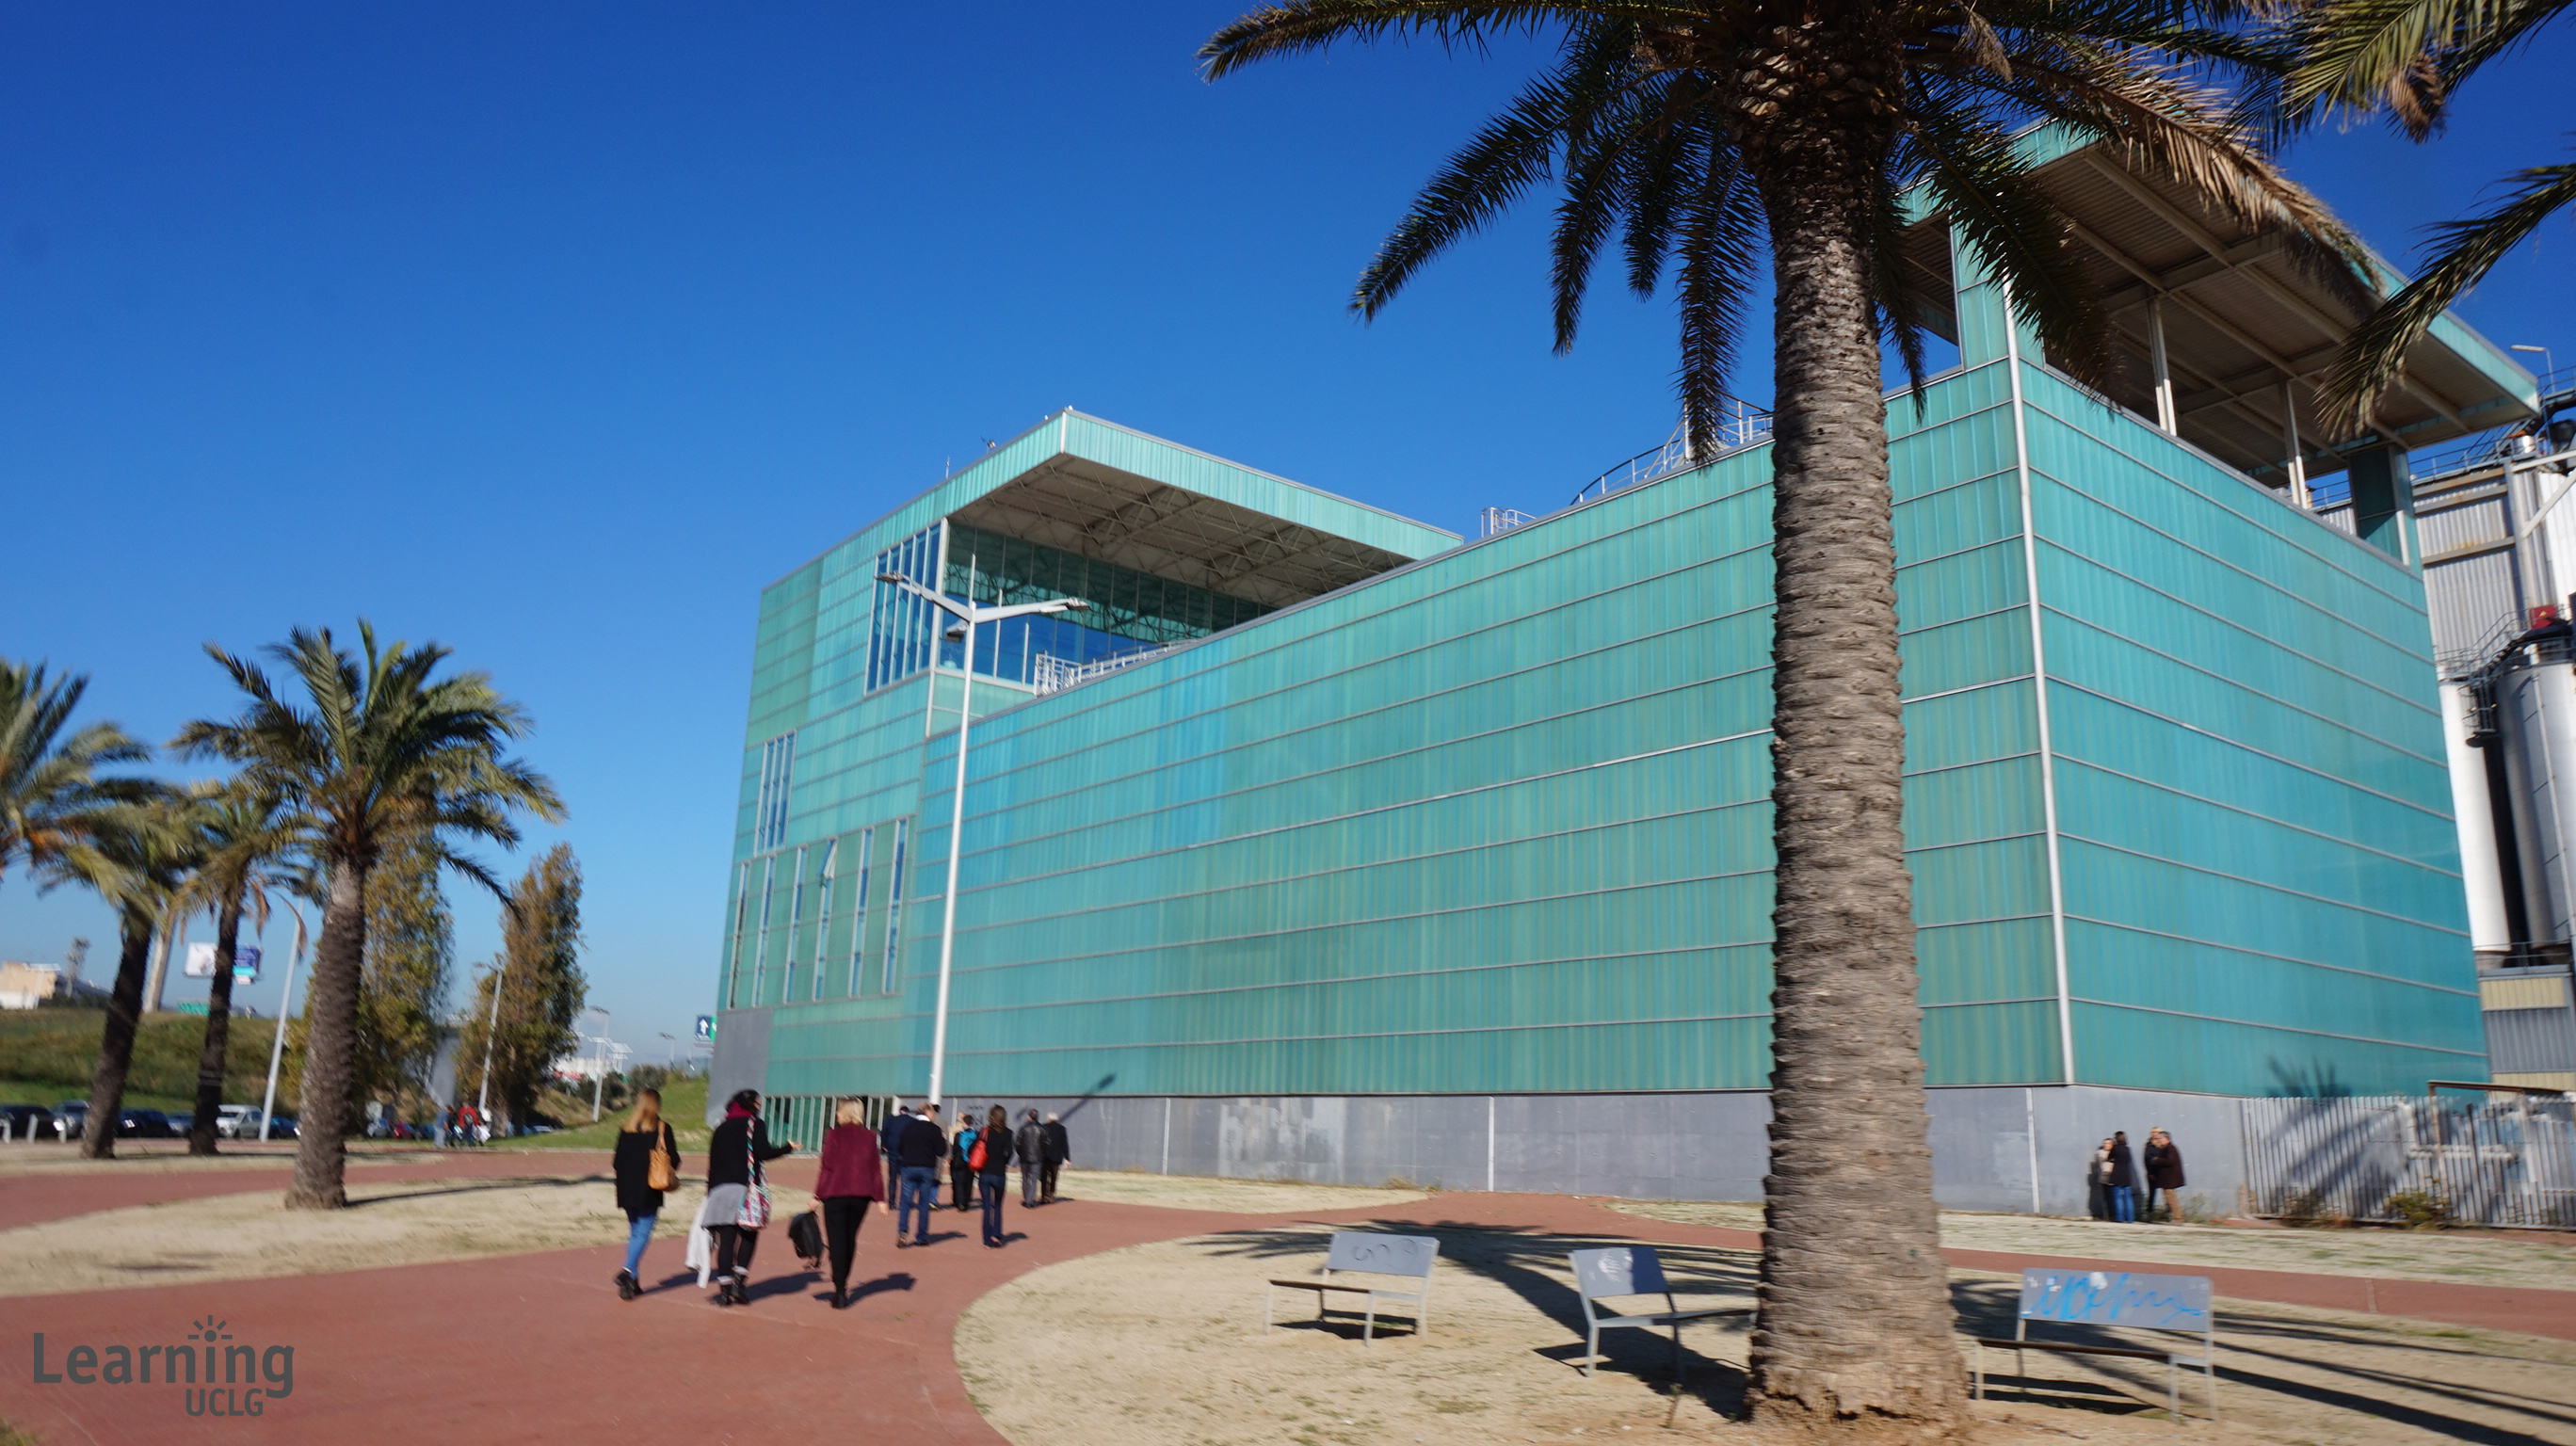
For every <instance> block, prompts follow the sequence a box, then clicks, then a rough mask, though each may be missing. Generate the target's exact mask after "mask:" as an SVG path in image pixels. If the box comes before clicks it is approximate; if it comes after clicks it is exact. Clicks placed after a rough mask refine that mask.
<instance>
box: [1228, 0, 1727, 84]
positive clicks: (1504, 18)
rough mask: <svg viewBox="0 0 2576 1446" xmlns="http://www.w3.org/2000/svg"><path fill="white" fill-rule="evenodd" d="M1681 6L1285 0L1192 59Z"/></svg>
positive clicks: (1266, 54) (1493, 31) (1451, 34)
mask: <svg viewBox="0 0 2576 1446" xmlns="http://www.w3.org/2000/svg"><path fill="white" fill-rule="evenodd" d="M1688 14H1689V12H1688V11H1687V10H1686V9H1685V8H1684V7H1681V6H1676V5H1658V4H1624V5H1623V4H1610V5H1569V4H1561V3H1560V4H1545V3H1523V4H1496V3H1492V0H1484V3H1469V0H1455V3H1441V0H1291V3H1289V4H1285V5H1265V6H1263V7H1262V8H1260V9H1258V10H1255V11H1253V12H1251V13H1250V14H1248V15H1245V16H1243V17H1242V18H1240V19H1238V20H1236V21H1234V22H1233V23H1232V24H1230V25H1227V26H1225V27H1224V28H1223V29H1221V30H1219V31H1217V32H1216V34H1214V35H1212V36H1210V37H1208V41H1207V43H1206V44H1205V45H1202V46H1200V47H1199V60H1200V63H1201V66H1202V69H1203V70H1204V71H1205V73H1206V75H1207V78H1208V79H1210V80H1216V79H1220V78H1222V77H1224V76H1227V75H1231V74H1233V73H1234V72H1235V71H1238V70H1241V69H1242V68H1243V67H1245V66H1247V65H1250V64H1252V63H1253V62H1254V61H1258V60H1274V59H1277V58H1280V57H1282V56H1289V55H1300V54H1304V53H1306V52H1308V51H1320V50H1326V49H1329V48H1330V47H1331V46H1332V45H1333V44H1334V43H1335V42H1337V41H1343V40H1349V41H1356V42H1359V43H1361V44H1366V43H1369V42H1371V41H1376V40H1384V39H1409V38H1412V37H1414V36H1426V35H1427V36H1430V37H1431V38H1433V39H1436V40H1438V41H1439V42H1440V43H1441V44H1443V45H1449V46H1457V45H1481V44H1482V43H1483V42H1484V40H1485V38H1486V37H1488V36H1491V35H1498V34H1503V33H1505V32H1509V31H1514V30H1518V31H1522V32H1524V33H1531V34H1535V33H1536V32H1537V31H1539V30H1540V29H1542V28H1544V27H1545V26H1547V25H1549V24H1550V23H1567V24H1579V23H1582V22H1583V21H1586V20H1591V19H1597V18H1612V19H1633V20H1671V19H1673V18H1675V17H1676V16H1677V15H1678V16H1685V17H1686V16H1687V15H1688Z"/></svg>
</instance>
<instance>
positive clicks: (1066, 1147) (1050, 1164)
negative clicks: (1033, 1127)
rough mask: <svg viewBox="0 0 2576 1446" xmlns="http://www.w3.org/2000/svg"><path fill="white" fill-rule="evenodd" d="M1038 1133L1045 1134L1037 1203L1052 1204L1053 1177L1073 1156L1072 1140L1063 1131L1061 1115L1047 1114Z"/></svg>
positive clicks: (1053, 1195) (1053, 1201) (1062, 1117)
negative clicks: (1044, 1158) (1042, 1167)
mask: <svg viewBox="0 0 2576 1446" xmlns="http://www.w3.org/2000/svg"><path fill="white" fill-rule="evenodd" d="M1039 1133H1041V1134H1043V1135H1045V1136H1046V1175H1045V1178H1044V1179H1043V1180H1042V1181H1041V1182H1040V1184H1039V1187H1038V1189H1039V1193H1038V1203H1039V1204H1041V1205H1052V1204H1054V1203H1055V1177H1056V1175H1057V1174H1058V1173H1060V1172H1061V1171H1062V1170H1063V1169H1064V1166H1065V1162H1066V1161H1068V1160H1070V1159H1072V1158H1073V1141H1072V1138H1071V1137H1070V1136H1068V1135H1067V1134H1066V1133H1065V1131H1064V1116H1062V1115H1049V1116H1047V1117H1046V1125H1045V1127H1044V1128H1043V1129H1042V1130H1040V1131H1039Z"/></svg>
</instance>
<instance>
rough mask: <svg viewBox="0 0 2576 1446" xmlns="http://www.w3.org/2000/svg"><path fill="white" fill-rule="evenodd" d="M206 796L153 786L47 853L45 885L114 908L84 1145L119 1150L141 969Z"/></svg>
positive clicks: (186, 866) (94, 1152)
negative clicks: (78, 891) (110, 965)
mask: <svg viewBox="0 0 2576 1446" xmlns="http://www.w3.org/2000/svg"><path fill="white" fill-rule="evenodd" d="M202 807H203V801H202V799H200V798H197V797H194V796H191V795H189V794H185V793H182V792H180V791H178V790H176V789H171V788H168V787H166V786H154V787H152V788H151V789H150V790H149V792H148V793H147V794H146V795H145V796H144V797H142V798H140V799H139V800H137V801H133V802H125V803H113V804H108V805H105V806H103V807H99V808H95V809H91V810H89V811H88V812H87V813H86V814H85V815H84V816H83V818H82V820H81V824H80V827H79V829H78V830H77V831H76V832H75V833H72V834H70V835H69V836H68V837H67V838H66V839H65V840H64V841H63V842H61V843H59V844H58V845H57V846H55V847H54V848H53V849H51V850H50V851H49V852H48V853H47V854H46V855H45V862H44V864H43V868H44V871H45V872H44V875H43V877H44V879H45V884H44V887H45V888H46V889H47V890H49V891H50V890H51V889H53V888H55V887H58V886H60V885H61V884H64V883H80V884H84V885H86V886H88V887H89V888H90V889H92V890H94V891H96V893H97V894H98V896H99V898H100V899H101V900H102V901H104V902H105V903H106V904H107V906H108V907H109V908H111V909H114V910H115V911H116V932H117V944H118V954H117V962H116V985H115V987H114V988H113V989H111V990H110V991H109V992H108V997H107V1020H106V1023H105V1026H104V1029H103V1031H102V1034H101V1037H100V1041H99V1051H98V1068H97V1069H96V1071H95V1072H93V1073H92V1075H91V1076H90V1087H89V1121H88V1123H87V1124H86V1125H84V1126H83V1127H82V1130H81V1153H82V1154H83V1155H85V1156H87V1157H88V1158H90V1159H93V1160H104V1159H107V1158H108V1157H110V1156H112V1155H114V1154H115V1153H116V1122H117V1116H118V1115H119V1114H120V1113H122V1112H123V1110H124V1108H125V1078H126V1075H127V1073H128V1072H129V1071H130V1070H132V1068H133V1067H134V1032H135V1030H136V1028H137V1027H138V1026H139V1025H140V1024H141V1023H142V1018H143V976H144V974H145V973H146V972H148V971H149V970H150V968H151V954H152V936H153V934H154V933H155V932H156V931H157V930H159V929H160V927H161V925H162V921H163V919H164V918H165V917H166V916H167V915H168V913H169V911H170V909H171V907H172V904H173V902H174V900H175V899H176V897H177V895H178V891H179V888H180V885H181V884H182V883H183V882H184V881H185V880H186V878H187V876H188V872H189V870H191V869H193V868H195V867H196V866H197V864H198V863H199V861H200V860H201V858H202V854H201V852H200V849H199V844H198V840H197V834H196V814H197V812H198V810H199V809H201V808H202Z"/></svg>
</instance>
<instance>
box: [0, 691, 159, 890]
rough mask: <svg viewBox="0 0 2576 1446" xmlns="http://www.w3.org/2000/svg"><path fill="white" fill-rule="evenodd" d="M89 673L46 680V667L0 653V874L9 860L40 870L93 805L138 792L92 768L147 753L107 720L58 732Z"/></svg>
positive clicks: (78, 830)
mask: <svg viewBox="0 0 2576 1446" xmlns="http://www.w3.org/2000/svg"><path fill="white" fill-rule="evenodd" d="M88 691H89V678H88V677H87V676H86V675H85V674H80V673H75V674H73V675H71V676H70V677H67V678H59V679H48V678H47V677H46V676H45V665H44V664H42V663H37V664H34V665H32V666H31V665H28V664H25V663H13V662H11V661H9V660H8V659H6V658H0V879H4V878H6V877H7V876H8V872H9V864H10V862H11V861H12V860H15V861H17V862H19V863H22V864H32V865H35V866H37V867H39V868H41V867H42V866H43V865H44V864H45V863H46V862H47V861H48V860H50V859H52V858H54V857H55V856H57V855H58V854H60V853H61V852H62V850H63V849H65V848H67V847H69V846H70V845H72V844H73V843H75V842H77V841H78V840H79V839H80V837H81V836H82V833H83V831H84V828H85V822H86V820H87V819H88V818H89V816H90V814H91V812H92V810H94V809H97V808H98V807H100V806H102V805H104V804H109V803H114V802H118V801H120V800H123V801H129V802H130V801H133V800H135V799H136V798H137V797H139V795H138V794H136V793H135V792H134V786H133V785H132V784H131V782H130V781H126V780H118V779H102V778H100V777H99V776H98V769H99V768H101V767H102V766H105V765H107V764H113V763H140V762H143V761H145V760H146V759H149V758H150V757H151V756H152V750H151V749H149V748H147V747H145V746H144V745H143V744H141V743H138V742H136V741H135V740H134V739H132V738H129V737H127V736H126V734H125V730H123V729H121V728H119V727H117V726H116V725H115V724H113V723H92V724H90V725H89V726H88V727H86V728H83V729H81V730H80V731H78V732H76V733H73V734H71V735H70V736H68V737H66V736H64V733H63V730H64V729H65V728H66V727H68V726H69V725H70V723H71V716H72V712H73V710H74V709H76V708H78V707H79V706H80V700H81V695H82V694H83V693H86V692H88Z"/></svg>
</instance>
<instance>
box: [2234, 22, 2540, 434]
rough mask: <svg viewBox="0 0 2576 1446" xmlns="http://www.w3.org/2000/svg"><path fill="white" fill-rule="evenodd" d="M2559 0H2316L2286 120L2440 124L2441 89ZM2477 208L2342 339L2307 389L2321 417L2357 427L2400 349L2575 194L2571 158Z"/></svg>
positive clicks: (2300, 31) (2390, 376)
mask: <svg viewBox="0 0 2576 1446" xmlns="http://www.w3.org/2000/svg"><path fill="white" fill-rule="evenodd" d="M2567 5H2568V0H2316V3H2310V4H2307V5H2305V6H2302V7H2300V8H2299V9H2298V10H2297V11H2296V13H2295V16H2294V18H2293V20H2292V22H2291V28H2292V33H2293V34H2295V35H2296V36H2297V38H2298V40H2299V43H2300V49H2301V54H2300V58H2299V64H2298V66H2297V68H2296V69H2295V70H2294V71H2293V72H2292V73H2291V75H2290V78H2289V84H2288V86H2287V87H2286V88H2285V91H2284V99H2285V103H2286V106H2287V108H2288V110H2289V112H2290V113H2291V114H2292V115H2293V116H2294V117H2296V118H2297V119H2300V120H2303V121H2309V122H2313V121H2316V120H2319V119H2322V118H2324V117H2326V116H2328V115H2331V114H2333V113H2336V112H2339V111H2340V112H2344V113H2347V114H2366V113H2368V112H2371V111H2384V112H2385V113H2386V114H2387V116H2388V120H2389V123H2390V124H2391V125H2392V126H2394V127H2396V129H2397V130H2398V131H2399V133H2401V134H2403V135H2405V136H2406V137H2407V138H2408V139H2410V140H2416V141H2422V140H2426V139H2429V138H2431V136H2432V135H2433V134H2434V133H2435V132H2436V131H2439V130H2440V129H2441V128H2442V124H2443V122H2444V121H2445V120H2446V119H2447V118H2448V113H2449V108H2450V102H2451V97H2452V96H2453V95H2454V94H2455V93H2457V92H2458V90H2459V88H2460V86H2461V85H2462V84H2464V83H2465V82H2466V81H2467V80H2468V78H2469V77H2470V76H2471V75H2474V74H2476V73H2477V71H2478V69H2479V67H2481V66H2483V65H2485V64H2486V63H2487V62H2488V61H2490V60H2493V59H2495V58H2496V57H2497V56H2499V55H2503V54H2505V53H2506V52H2508V51H2511V50H2513V49H2515V48H2517V47H2519V46H2520V45H2522V44H2523V43H2524V42H2525V41H2528V40H2530V39H2531V38H2532V37H2533V35H2534V34H2535V33H2536V32H2537V31H2539V30H2540V29H2541V28H2542V27H2543V26H2545V25H2547V24H2548V23H2549V22H2550V21H2552V20H2555V19H2557V18H2558V16H2559V14H2560V13H2561V12H2562V11H2564V10H2565V9H2566V8H2567ZM2505 185H2506V187H2507V189H2506V191H2505V194H2504V196H2503V197H2502V199H2500V200H2499V201H2497V202H2496V203H2495V204H2494V205H2492V206H2490V207H2489V208H2488V209H2487V210H2486V211H2484V212H2482V213H2480V214H2478V215H2475V216H2469V217H2466V218H2463V219H2461V220H2457V221H2446V222H2443V223H2442V224H2440V225H2437V226H2434V227H2432V228H2431V230H2432V238H2433V239H2432V243H2431V245H2430V246H2429V247H2428V248H2427V252H2426V255H2425V259H2424V263H2423V272H2422V274H2421V275H2419V276H2417V277H2416V278H2415V279H2414V280H2413V281H2411V282H2409V283H2407V285H2406V286H2405V287H2404V289H2402V290H2400V291H2399V292H2398V293H2397V294H2396V295H2395V296H2393V297H2391V298H2389V299H2388V302H2387V303H2386V304H2385V305H2383V306H2381V307H2380V308H2379V309H2378V310H2377V311H2376V312H2375V313H2374V314H2373V315H2372V316H2371V317H2370V318H2369V319H2368V320H2367V321H2365V322H2364V323H2363V324H2362V326H2361V327H2360V328H2359V329H2358V330H2356V331H2355V332H2354V333H2353V334H2352V336H2351V337H2350V338H2349V339H2348V340H2347V341H2346V342H2345V344H2344V349H2343V352H2342V353H2341V355H2339V356H2338V357H2337V358H2336V359H2335V365H2334V367H2333V369H2332V370H2331V371H2330V372H2328V373H2327V376H2326V382H2325V385H2324V386H2323V387H2321V388H2319V390H2318V397H2319V400H2320V401H2321V402H2322V403H2323V404H2324V406H2325V408H2326V412H2327V416H2328V419H2329V420H2330V421H2332V422H2336V423H2339V424H2341V425H2343V426H2345V427H2348V428H2358V427H2360V426H2363V425H2366V424H2367V423H2368V420H2369V416H2370V408H2371V406H2372V404H2373V403H2375V402H2377V401H2378V399H2379V398H2380V396H2381V395H2382V394H2384V393H2385V392H2386V391H2387V390H2388V388H2389V387H2390V386H2392V385H2394V384H2395V383H2396V381H2397V377H2398V374H2399V373H2400V372H2402V371H2403V370H2404V369H2405V366H2406V353H2407V352H2408V350H2409V349H2411V348H2412V347H2413V346H2414V345H2415V343H2416V342H2417V341H2420V340H2422V338H2423V336H2424V333H2425V332H2426V331H2428V330H2430V329H2431V328H2432V325H2433V323H2434V322H2435V321H2437V320H2439V319H2440V318H2441V315H2442V313H2443V312H2445V311H2448V310H2449V309H2450V308H2451V306H2452V304H2453V303H2455V302H2457V301H2458V300H2459V299H2460V298H2461V297H2462V296H2464V295H2466V294H2467V293H2468V290H2469V288H2471V287H2473V286H2475V285H2477V284H2478V282H2479V281H2480V280H2481V279H2483V278H2484V277H2485V276H2486V274H2487V272H2489V271H2490V270H2492V269H2494V267H2495V264H2496V263H2497V262H2499V261H2502V260H2503V259H2504V258H2505V256H2506V255H2507V254H2508V253H2510V252H2511V251H2512V250H2513V249H2514V248H2515V247H2516V246H2519V245H2521V244H2522V243H2523V242H2524V241H2525V240H2527V239H2529V237H2530V236H2531V234H2532V233H2533V232H2534V231H2537V230H2538V229H2540V225H2541V223H2542V222H2544V221H2546V220H2548V219H2549V218H2550V217H2552V216H2554V215H2557V214H2558V213H2559V212H2561V211H2563V210H2565V209H2566V208H2567V207H2568V205H2569V204H2570V203H2571V202H2576V165H2559V166H2533V167H2530V168H2528V169H2526V170H2520V171H2516V172H2514V173H2513V174H2511V175H2509V176H2507V177H2505Z"/></svg>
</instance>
